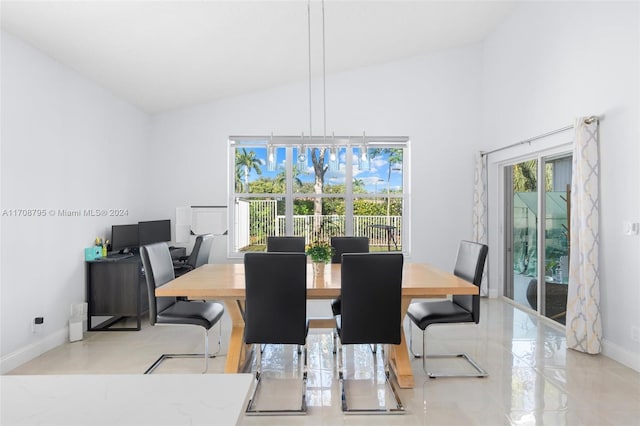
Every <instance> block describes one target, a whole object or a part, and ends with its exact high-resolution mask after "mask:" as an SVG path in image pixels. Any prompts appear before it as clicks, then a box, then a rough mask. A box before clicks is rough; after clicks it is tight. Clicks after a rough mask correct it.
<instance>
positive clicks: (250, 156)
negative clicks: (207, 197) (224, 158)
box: [229, 136, 410, 254]
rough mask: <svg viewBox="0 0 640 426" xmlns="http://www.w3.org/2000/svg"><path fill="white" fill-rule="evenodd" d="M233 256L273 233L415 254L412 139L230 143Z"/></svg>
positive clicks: (280, 139)
mask: <svg viewBox="0 0 640 426" xmlns="http://www.w3.org/2000/svg"><path fill="white" fill-rule="evenodd" d="M229 147H230V149H229V170H230V173H231V176H230V179H229V182H230V185H229V194H230V199H229V206H230V218H231V219H232V223H231V224H230V226H229V229H230V233H231V237H230V240H231V245H230V247H231V253H232V254H238V253H241V252H244V251H262V250H264V249H265V246H266V241H267V237H268V236H271V235H296V236H304V237H305V239H306V241H307V242H310V241H313V240H316V239H322V240H329V238H330V237H332V236H345V235H346V236H366V237H369V239H370V244H371V247H370V249H371V251H383V250H384V251H386V250H402V251H405V252H408V250H409V241H408V235H409V232H408V230H409V222H408V220H409V218H408V214H407V212H408V211H409V208H408V206H409V202H410V200H409V192H408V191H407V189H408V183H407V182H408V175H409V173H408V163H409V161H408V160H409V141H408V138H406V137H384V138H382V137H367V138H363V137H362V136H360V137H358V138H351V137H340V138H339V137H335V138H334V137H332V138H331V139H330V140H329V139H327V141H326V143H325V140H324V138H313V139H312V140H310V139H309V138H302V137H278V138H276V137H268V136H266V137H231V138H230V139H229Z"/></svg>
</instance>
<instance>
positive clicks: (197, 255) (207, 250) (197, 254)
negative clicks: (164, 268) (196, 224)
mask: <svg viewBox="0 0 640 426" xmlns="http://www.w3.org/2000/svg"><path fill="white" fill-rule="evenodd" d="M212 244H213V235H212V234H202V235H198V236H197V237H196V241H195V243H194V244H193V249H192V250H191V253H190V254H189V256H180V258H179V259H178V260H176V261H174V262H173V270H174V272H175V274H176V277H179V276H181V275H184V274H186V273H187V272H189V271H192V270H194V269H196V268H198V267H200V266H202V265H204V264H205V263H209V255H210V254H211V246H212Z"/></svg>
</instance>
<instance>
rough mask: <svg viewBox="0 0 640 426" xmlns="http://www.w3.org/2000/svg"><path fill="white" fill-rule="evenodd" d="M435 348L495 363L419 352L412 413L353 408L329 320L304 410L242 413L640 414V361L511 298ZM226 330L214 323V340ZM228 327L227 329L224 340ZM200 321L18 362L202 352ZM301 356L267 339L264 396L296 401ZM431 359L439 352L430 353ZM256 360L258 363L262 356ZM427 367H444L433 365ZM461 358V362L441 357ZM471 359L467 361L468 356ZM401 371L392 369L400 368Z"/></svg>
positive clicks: (523, 418) (312, 364) (101, 368)
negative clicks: (577, 344) (619, 355)
mask: <svg viewBox="0 0 640 426" xmlns="http://www.w3.org/2000/svg"><path fill="white" fill-rule="evenodd" d="M404 327H405V332H406V333H411V334H412V336H413V339H414V348H415V350H416V351H417V352H422V331H421V330H418V329H417V328H416V327H413V326H411V325H410V324H409V322H408V321H405V324H404ZM431 328H432V329H429V331H428V332H427V339H428V341H427V343H428V345H427V350H428V351H429V353H434V352H439V353H442V352H467V353H468V354H469V355H470V356H471V357H472V358H474V359H475V361H476V362H478V364H480V365H481V366H482V367H483V368H484V369H486V370H487V371H488V372H489V376H488V377H486V378H438V379H429V378H427V377H426V375H425V373H424V372H423V369H422V360H421V359H413V360H412V364H411V365H412V368H413V372H414V375H415V382H416V386H415V388H414V389H400V390H399V394H400V397H401V399H402V401H403V403H404V405H405V407H406V414H404V415H400V416H365V415H345V414H343V413H342V411H341V395H340V381H339V379H338V374H337V368H336V356H337V355H336V354H334V353H333V344H332V340H331V330H328V329H326V330H325V329H323V330H311V332H310V333H309V337H308V339H307V349H308V352H307V353H308V358H307V369H308V376H307V388H306V399H307V404H308V407H309V408H308V414H307V415H306V416H290V417H283V416H268V417H255V416H245V417H243V418H242V424H243V425H366V426H375V425H390V424H394V425H465V426H466V425H491V426H493V425H509V426H511V425H541V424H545V425H605V426H606V425H616V426H618V425H629V426H631V425H638V424H640V373H637V372H635V371H633V370H631V369H629V368H627V367H624V366H622V365H621V364H619V363H617V362H615V361H613V360H611V359H610V358H607V357H605V356H602V355H597V356H594V355H585V354H582V353H579V352H575V351H572V350H568V349H567V348H566V341H565V338H564V330H563V329H562V328H561V327H559V326H558V325H556V324H554V323H552V322H550V321H545V320H542V319H539V318H537V317H536V316H534V315H532V314H530V313H527V312H524V311H521V310H518V309H517V308H515V307H514V306H513V305H511V304H509V303H506V302H504V301H502V300H497V299H491V300H483V301H482V316H481V319H480V324H479V325H477V326H476V325H463V326H458V325H453V326H438V327H431ZM216 333H217V330H212V331H211V334H210V336H211V345H212V347H213V348H214V349H215V348H216V347H217V346H216V342H217V338H216ZM226 339H228V331H227V332H226V333H225V334H224V335H223V342H226ZM202 350H203V342H202V334H201V331H200V330H198V329H196V328H195V327H194V328H191V327H151V326H149V325H148V324H144V326H143V329H142V330H140V331H138V332H91V333H85V338H84V340H82V341H79V342H73V343H67V344H64V345H61V346H59V347H57V348H55V349H53V350H51V351H49V352H47V353H45V354H43V355H41V356H39V357H37V358H36V359H34V360H32V361H30V362H28V363H26V364H24V365H22V366H20V367H18V368H16V369H15V370H13V371H11V372H10V373H9V374H83V373H90V374H136V373H142V372H144V371H145V370H146V369H147V368H148V367H149V366H150V365H151V364H152V363H153V362H154V361H155V360H156V359H157V358H158V357H159V356H160V354H162V353H176V352H178V353H180V352H184V353H198V352H201V351H202ZM225 352H226V349H225V345H224V343H223V347H222V351H221V353H220V354H219V356H218V357H217V358H215V359H212V360H210V363H209V370H208V372H209V373H221V372H223V371H224V363H225ZM343 357H344V358H343V360H344V362H345V372H346V377H347V379H348V380H351V381H348V382H347V390H348V391H349V392H350V393H349V395H350V396H352V397H353V399H351V400H350V401H354V404H362V405H369V404H373V405H376V404H378V405H382V404H384V403H385V401H386V402H387V403H388V402H389V401H388V400H389V398H390V397H391V394H390V391H389V389H388V387H386V386H385V385H384V371H383V358H382V351H381V350H378V351H377V353H376V354H373V353H372V350H371V347H370V346H365V345H363V346H354V347H346V348H345V351H344V354H343ZM300 360H301V357H300V356H299V354H298V351H297V350H296V348H295V347H293V346H285V345H268V346H267V347H265V350H264V352H263V356H262V367H263V371H264V377H265V383H264V385H266V386H264V387H263V388H262V391H261V394H260V395H259V398H260V403H261V404H266V405H267V406H271V405H274V406H275V405H278V404H285V405H286V404H289V405H294V406H295V405H296V404H297V403H298V402H299V401H300V398H301V388H300V383H301V382H300V378H301V371H302V368H301V365H300ZM429 362H432V361H431V360H430V361H429ZM253 367H254V368H255V365H254V366H253ZM430 367H434V368H435V367H436V366H435V365H433V366H432V365H430ZM442 367H443V368H458V365H456V364H451V365H443V366H442ZM460 367H463V368H464V365H460ZM202 368H203V360H201V359H172V360H168V361H165V362H164V363H163V364H162V365H161V367H159V368H158V370H156V373H154V374H178V373H194V374H195V373H200V372H201V370H202ZM392 379H393V378H392Z"/></svg>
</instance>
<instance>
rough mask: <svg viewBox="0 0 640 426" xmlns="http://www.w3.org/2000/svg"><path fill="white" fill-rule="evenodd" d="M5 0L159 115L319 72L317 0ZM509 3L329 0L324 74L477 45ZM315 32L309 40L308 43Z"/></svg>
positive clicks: (71, 61)
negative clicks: (472, 44) (308, 0)
mask: <svg viewBox="0 0 640 426" xmlns="http://www.w3.org/2000/svg"><path fill="white" fill-rule="evenodd" d="M307 5H308V3H307V1H306V0H290V1H238V0H235V1H177V0H174V1H154V0H138V1H56V0H53V1H2V3H1V7H2V9H1V10H0V13H1V15H2V21H1V22H2V29H3V30H4V31H7V32H9V33H11V34H13V35H15V36H17V37H18V38H20V39H22V40H24V41H26V42H27V43H29V44H31V45H32V46H34V47H35V48H37V49H38V50H40V51H42V52H44V53H46V54H47V55H49V56H51V57H52V58H54V59H56V60H57V61H59V62H61V63H63V64H65V65H67V66H69V67H71V68H73V69H75V70H77V71H78V72H80V73H81V74H83V75H85V76H87V77H88V78H90V79H92V80H94V81H96V82H98V84H100V85H102V86H104V87H105V88H107V89H108V90H110V91H112V92H113V93H114V94H116V95H117V96H119V97H122V98H123V99H126V100H127V101H129V102H131V103H132V104H134V105H136V106H138V107H139V108H141V109H143V110H144V111H147V112H150V113H154V112H159V111H165V110H170V109H174V108H179V107H184V106H188V105H193V104H197V103H201V102H205V101H209V100H214V99H219V98H223V97H229V96H234V95H238V94H241V93H247V92H252V91H257V90H261V89H265V88H269V87H274V86H278V85H282V84H286V83H290V82H295V81H302V80H306V79H308V78H309V52H311V69H312V77H313V78H316V77H321V76H322V52H323V47H322V30H323V23H322V3H321V1H320V0H312V1H311V3H310V16H311V18H310V25H309V24H308V23H309V20H308V13H307V10H308V9H307ZM514 7H515V2H513V1H495V2H492V1H426V0H423V1H402V0H400V1H347V0H340V1H338V0H327V1H325V4H324V14H325V18H324V30H325V40H326V41H325V55H326V60H325V64H326V72H327V74H330V73H333V72H338V71H343V70H348V69H354V68H358V67H364V66H369V65H373V64H381V63H385V62H390V61H394V60H398V59H402V58H407V57H411V56H415V55H421V54H425V53H428V52H431V51H435V50H440V49H447V48H451V47H455V46H461V45H465V44H469V43H476V42H480V41H482V40H483V39H484V38H485V37H486V36H487V35H488V34H489V33H491V32H492V31H493V30H494V29H495V28H496V26H497V25H499V24H500V23H501V22H502V21H503V20H504V19H505V18H506V17H507V16H508V15H509V14H510V13H511V12H512V11H513V9H514ZM309 32H311V42H309V37H308V36H309Z"/></svg>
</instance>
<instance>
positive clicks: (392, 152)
mask: <svg viewBox="0 0 640 426" xmlns="http://www.w3.org/2000/svg"><path fill="white" fill-rule="evenodd" d="M381 155H387V156H388V158H387V164H388V166H389V169H388V170H387V217H389V216H391V197H390V196H389V193H390V192H391V171H392V170H393V166H395V165H398V164H402V148H374V149H372V150H371V157H377V156H381Z"/></svg>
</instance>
